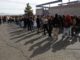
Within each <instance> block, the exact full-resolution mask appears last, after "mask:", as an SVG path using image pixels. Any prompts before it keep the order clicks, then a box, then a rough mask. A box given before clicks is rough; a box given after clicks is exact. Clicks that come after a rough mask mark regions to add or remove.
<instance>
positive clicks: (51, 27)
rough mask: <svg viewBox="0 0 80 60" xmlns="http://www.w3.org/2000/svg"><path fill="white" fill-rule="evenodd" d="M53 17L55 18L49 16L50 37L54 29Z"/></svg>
mask: <svg viewBox="0 0 80 60" xmlns="http://www.w3.org/2000/svg"><path fill="white" fill-rule="evenodd" d="M52 19H53V17H48V34H49V37H52V36H51V33H52V29H53V24H52Z"/></svg>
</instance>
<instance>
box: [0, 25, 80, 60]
mask: <svg viewBox="0 0 80 60" xmlns="http://www.w3.org/2000/svg"><path fill="white" fill-rule="evenodd" d="M59 37H60V36H59ZM51 45H52V43H51V41H50V39H49V38H48V37H47V36H43V35H42V33H39V34H37V33H36V32H35V31H33V32H30V31H29V32H27V31H24V30H23V29H21V28H19V27H17V26H16V25H14V24H3V25H1V26H0V60H80V43H79V42H75V43H74V44H71V45H69V44H68V42H67V41H58V42H57V43H55V44H54V45H53V46H52V47H51Z"/></svg>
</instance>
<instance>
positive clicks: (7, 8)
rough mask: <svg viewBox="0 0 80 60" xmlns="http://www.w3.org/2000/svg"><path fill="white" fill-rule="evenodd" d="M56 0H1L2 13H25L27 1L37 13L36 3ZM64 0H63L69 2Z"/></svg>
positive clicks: (0, 11) (0, 9) (0, 8)
mask: <svg viewBox="0 0 80 60" xmlns="http://www.w3.org/2000/svg"><path fill="white" fill-rule="evenodd" d="M51 1H55V0H0V13H7V14H24V9H25V6H26V3H30V5H31V6H32V9H33V11H34V13H35V9H36V7H35V6H36V5H38V4H42V3H46V2H51ZM68 1H69V0H64V1H63V2H68ZM71 1H74V0H71Z"/></svg>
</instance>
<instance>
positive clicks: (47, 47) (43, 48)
mask: <svg viewBox="0 0 80 60" xmlns="http://www.w3.org/2000/svg"><path fill="white" fill-rule="evenodd" d="M45 41H48V42H47V43H46V44H44V45H43V46H41V44H42V43H44V42H45ZM51 44H52V43H51V40H50V39H49V38H46V39H45V40H43V41H41V42H39V43H37V44H35V45H33V46H31V48H30V49H29V51H31V50H33V48H34V47H36V46H38V48H36V49H35V50H34V51H33V53H32V55H31V56H30V58H32V57H34V56H37V55H39V54H42V53H45V52H47V51H48V50H50V46H51Z"/></svg>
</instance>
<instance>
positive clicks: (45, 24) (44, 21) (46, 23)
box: [42, 16, 49, 35]
mask: <svg viewBox="0 0 80 60" xmlns="http://www.w3.org/2000/svg"><path fill="white" fill-rule="evenodd" d="M42 22H43V31H44V35H46V31H47V33H49V31H48V19H47V17H46V16H44V17H43V20H42Z"/></svg>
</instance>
